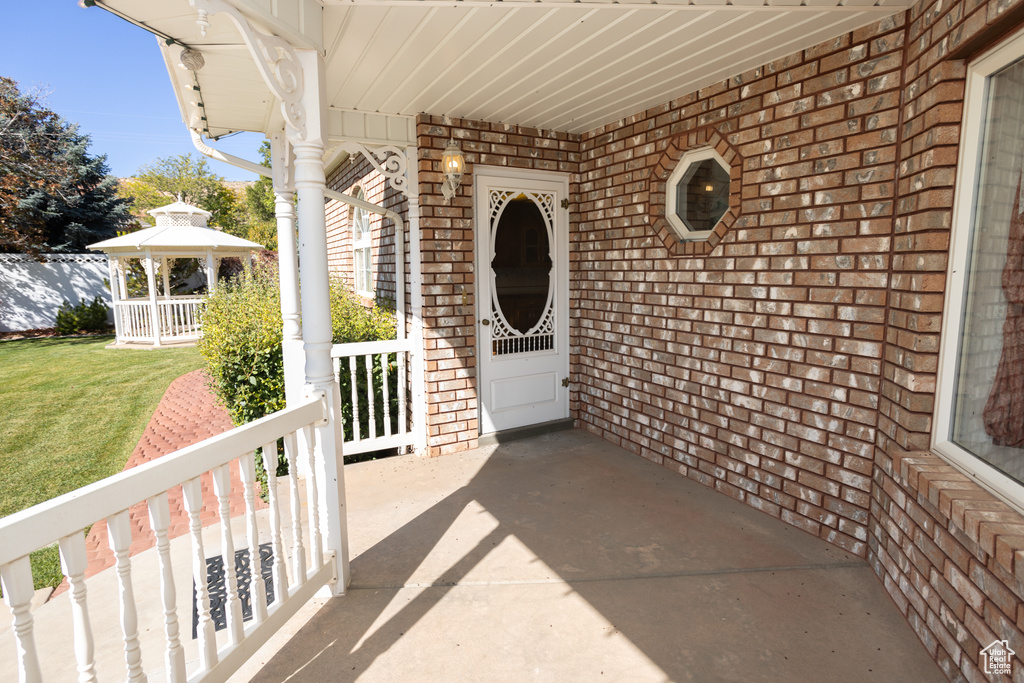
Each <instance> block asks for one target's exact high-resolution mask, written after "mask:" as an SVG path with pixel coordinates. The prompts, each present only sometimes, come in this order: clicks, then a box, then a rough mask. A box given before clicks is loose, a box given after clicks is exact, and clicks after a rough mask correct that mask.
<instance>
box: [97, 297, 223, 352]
mask: <svg viewBox="0 0 1024 683" xmlns="http://www.w3.org/2000/svg"><path fill="white" fill-rule="evenodd" d="M202 303H203V300H202V298H199V297H191V296H189V297H171V298H167V299H158V300H157V316H158V318H159V321H160V340H161V341H191V340H196V339H199V337H200V329H199V308H200V306H201V305H202ZM114 315H115V316H117V330H118V337H119V339H120V340H121V341H144V342H152V341H153V340H154V339H155V335H154V332H153V304H152V302H150V301H149V300H148V299H133V300H132V299H129V300H121V301H118V302H116V303H115V305H114Z"/></svg>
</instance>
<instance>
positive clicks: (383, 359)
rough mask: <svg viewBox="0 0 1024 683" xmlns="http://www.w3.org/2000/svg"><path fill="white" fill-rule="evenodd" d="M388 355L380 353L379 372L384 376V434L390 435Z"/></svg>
mask: <svg viewBox="0 0 1024 683" xmlns="http://www.w3.org/2000/svg"><path fill="white" fill-rule="evenodd" d="M388 357H389V354H387V353H382V354H380V374H381V377H383V378H384V436H391V391H390V389H389V387H388V385H389V384H390V382H389V381H388Z"/></svg>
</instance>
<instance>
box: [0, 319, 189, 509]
mask: <svg viewBox="0 0 1024 683" xmlns="http://www.w3.org/2000/svg"><path fill="white" fill-rule="evenodd" d="M112 341H113V338H112V337H109V336H103V337H67V338H42V339H22V340H17V341H3V342H0V416H2V417H0V482H3V484H2V485H0V517H2V516H4V515H9V514H11V513H12V512H17V511H18V510H22V509H24V508H27V507H29V506H32V505H35V504H36V503H41V502H43V501H45V500H49V499H50V498H54V497H56V496H59V495H60V494H62V493H66V492H67V491H71V490H73V489H76V488H78V487H80V486H85V485H86V484H89V483H92V482H94V481H97V480H98V479H102V478H103V477H107V476H110V475H112V474H116V473H117V472H120V471H121V470H122V469H123V468H124V465H125V462H127V460H128V456H130V455H131V453H132V450H134V448H135V444H136V443H137V442H138V440H139V437H140V436H141V435H142V432H143V430H144V429H145V427H146V424H147V423H148V422H149V418H150V417H151V416H152V414H153V411H154V410H155V409H156V406H157V404H158V403H159V402H160V397H161V396H163V394H164V391H166V390H167V386H168V385H169V384H170V383H171V381H172V380H174V378H176V377H179V376H181V375H183V374H185V373H187V372H190V371H192V370H195V369H197V368H199V367H202V359H201V358H200V356H199V352H198V351H197V350H196V349H194V348H182V349H161V350H158V351H148V350H124V349H116V350H114V349H105V348H104V346H106V345H107V344H109V343H111V342H112Z"/></svg>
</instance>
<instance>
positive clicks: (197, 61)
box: [178, 48, 206, 73]
mask: <svg viewBox="0 0 1024 683" xmlns="http://www.w3.org/2000/svg"><path fill="white" fill-rule="evenodd" d="M178 60H179V61H180V62H181V65H182V66H183V67H185V68H186V69H188V70H189V71H191V72H193V73H195V72H196V71H199V70H200V69H202V68H203V67H204V66H206V58H205V57H203V53H202V52H200V51H199V50H193V49H192V48H185V49H184V50H182V51H181V54H180V55H179V56H178Z"/></svg>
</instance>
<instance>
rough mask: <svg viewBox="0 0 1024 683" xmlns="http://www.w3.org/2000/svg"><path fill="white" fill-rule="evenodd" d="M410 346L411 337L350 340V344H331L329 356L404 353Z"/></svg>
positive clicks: (342, 356) (344, 356) (409, 349)
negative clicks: (367, 340)
mask: <svg viewBox="0 0 1024 683" xmlns="http://www.w3.org/2000/svg"><path fill="white" fill-rule="evenodd" d="M412 348H413V346H412V340H411V339H388V340H385V341H370V342H352V343H351V344H335V345H334V346H332V347H331V357H332V358H348V357H349V356H366V355H368V354H371V353H404V352H406V351H412Z"/></svg>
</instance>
